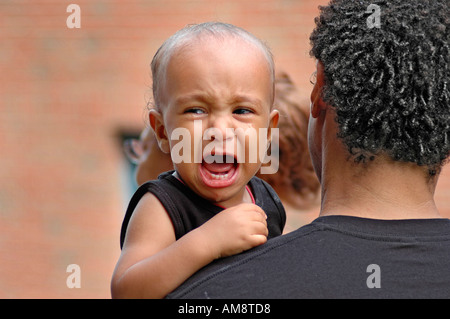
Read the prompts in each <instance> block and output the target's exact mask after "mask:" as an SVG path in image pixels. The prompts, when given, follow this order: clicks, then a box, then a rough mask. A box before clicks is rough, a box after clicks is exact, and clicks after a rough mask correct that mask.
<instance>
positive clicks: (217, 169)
mask: <svg viewBox="0 0 450 319" xmlns="http://www.w3.org/2000/svg"><path fill="white" fill-rule="evenodd" d="M203 167H204V168H206V169H207V170H208V171H210V172H211V173H216V174H219V173H227V172H228V171H230V170H231V169H232V168H233V167H234V163H207V162H203Z"/></svg>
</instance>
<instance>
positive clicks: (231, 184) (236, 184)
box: [161, 39, 278, 207]
mask: <svg viewBox="0 0 450 319" xmlns="http://www.w3.org/2000/svg"><path fill="white" fill-rule="evenodd" d="M272 95H273V83H272V80H271V76H270V71H269V66H268V63H267V60H266V59H265V57H264V55H263V53H262V52H261V51H260V50H259V49H257V48H256V47H254V46H252V45H250V44H248V43H246V42H244V41H243V40H236V39H226V40H213V39H211V40H204V41H199V42H198V43H196V44H195V45H193V46H192V47H189V48H185V49H181V50H178V51H177V52H176V53H175V54H174V55H173V56H172V57H171V59H170V61H169V64H168V67H167V72H166V80H165V83H162V86H161V102H162V106H161V109H162V118H163V122H164V128H165V132H166V134H167V137H168V138H169V145H170V149H171V154H172V159H173V160H174V162H175V163H174V166H175V169H176V171H177V173H178V174H179V175H180V176H181V178H182V179H183V181H184V182H185V183H186V184H187V185H188V186H189V187H190V188H191V189H193V190H194V191H195V192H196V193H197V194H199V195H201V196H202V197H204V198H207V199H209V200H211V201H213V202H215V203H217V204H219V205H222V206H224V207H229V206H232V205H235V204H237V203H240V202H242V201H243V200H244V201H245V199H246V196H248V195H246V191H245V185H246V184H247V183H248V181H249V180H250V179H251V178H252V176H254V174H255V173H256V172H257V171H258V169H259V168H260V166H261V161H262V160H263V156H260V154H259V152H264V151H265V147H266V144H265V143H266V142H267V136H268V134H270V129H269V130H268V128H271V127H275V126H276V125H277V121H278V112H277V111H272V100H273V98H272ZM260 129H261V130H260ZM187 132H189V133H188V134H187ZM245 133H247V134H245ZM180 134H181V136H182V137H180ZM185 138H187V139H188V141H186V140H185ZM255 152H256V154H255ZM181 158H183V162H180V159H181ZM177 159H178V160H177ZM176 162H178V163H176ZM220 162H222V163H220Z"/></svg>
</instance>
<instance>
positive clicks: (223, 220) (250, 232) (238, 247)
mask: <svg viewBox="0 0 450 319" xmlns="http://www.w3.org/2000/svg"><path fill="white" fill-rule="evenodd" d="M266 219H267V216H266V214H265V213H264V211H263V210H262V209H261V207H259V206H257V205H254V204H248V203H246V204H239V205H236V206H233V207H230V208H227V209H225V210H223V211H222V212H220V213H219V214H217V215H216V216H214V217H213V218H211V219H210V220H209V221H208V222H206V223H205V224H203V225H202V226H201V228H202V231H204V232H205V233H207V234H208V235H207V238H208V241H209V245H208V246H210V247H211V249H212V252H213V253H214V254H215V255H216V256H217V258H220V257H226V256H231V255H235V254H238V253H241V252H243V251H244V250H248V249H250V248H253V247H255V246H259V245H261V244H264V243H265V242H266V241H267V235H268V230H267V222H266Z"/></svg>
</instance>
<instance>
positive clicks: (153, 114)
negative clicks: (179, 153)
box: [148, 109, 170, 154]
mask: <svg viewBox="0 0 450 319" xmlns="http://www.w3.org/2000/svg"><path fill="white" fill-rule="evenodd" d="M148 116H149V120H150V126H151V127H152V129H153V132H155V137H156V140H157V141H158V146H159V149H160V150H161V151H162V152H163V153H166V154H169V153H170V144H169V138H168V136H167V132H166V128H165V126H164V120H163V116H162V114H161V112H159V111H158V110H156V109H151V110H150V112H149V115H148Z"/></svg>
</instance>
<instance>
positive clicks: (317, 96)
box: [311, 61, 329, 118]
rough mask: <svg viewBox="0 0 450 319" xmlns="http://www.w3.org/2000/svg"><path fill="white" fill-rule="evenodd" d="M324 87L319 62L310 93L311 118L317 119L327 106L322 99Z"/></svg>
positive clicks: (319, 62) (321, 68) (322, 69)
mask: <svg viewBox="0 0 450 319" xmlns="http://www.w3.org/2000/svg"><path fill="white" fill-rule="evenodd" d="M324 85H325V74H324V68H323V64H322V62H321V61H317V63H316V83H315V84H314V87H313V90H312V91H311V116H312V117H313V118H318V117H319V115H320V113H321V112H322V111H325V110H326V109H327V108H328V107H329V106H328V105H327V104H326V103H325V102H324V101H323V99H322V90H323V86H324Z"/></svg>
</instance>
